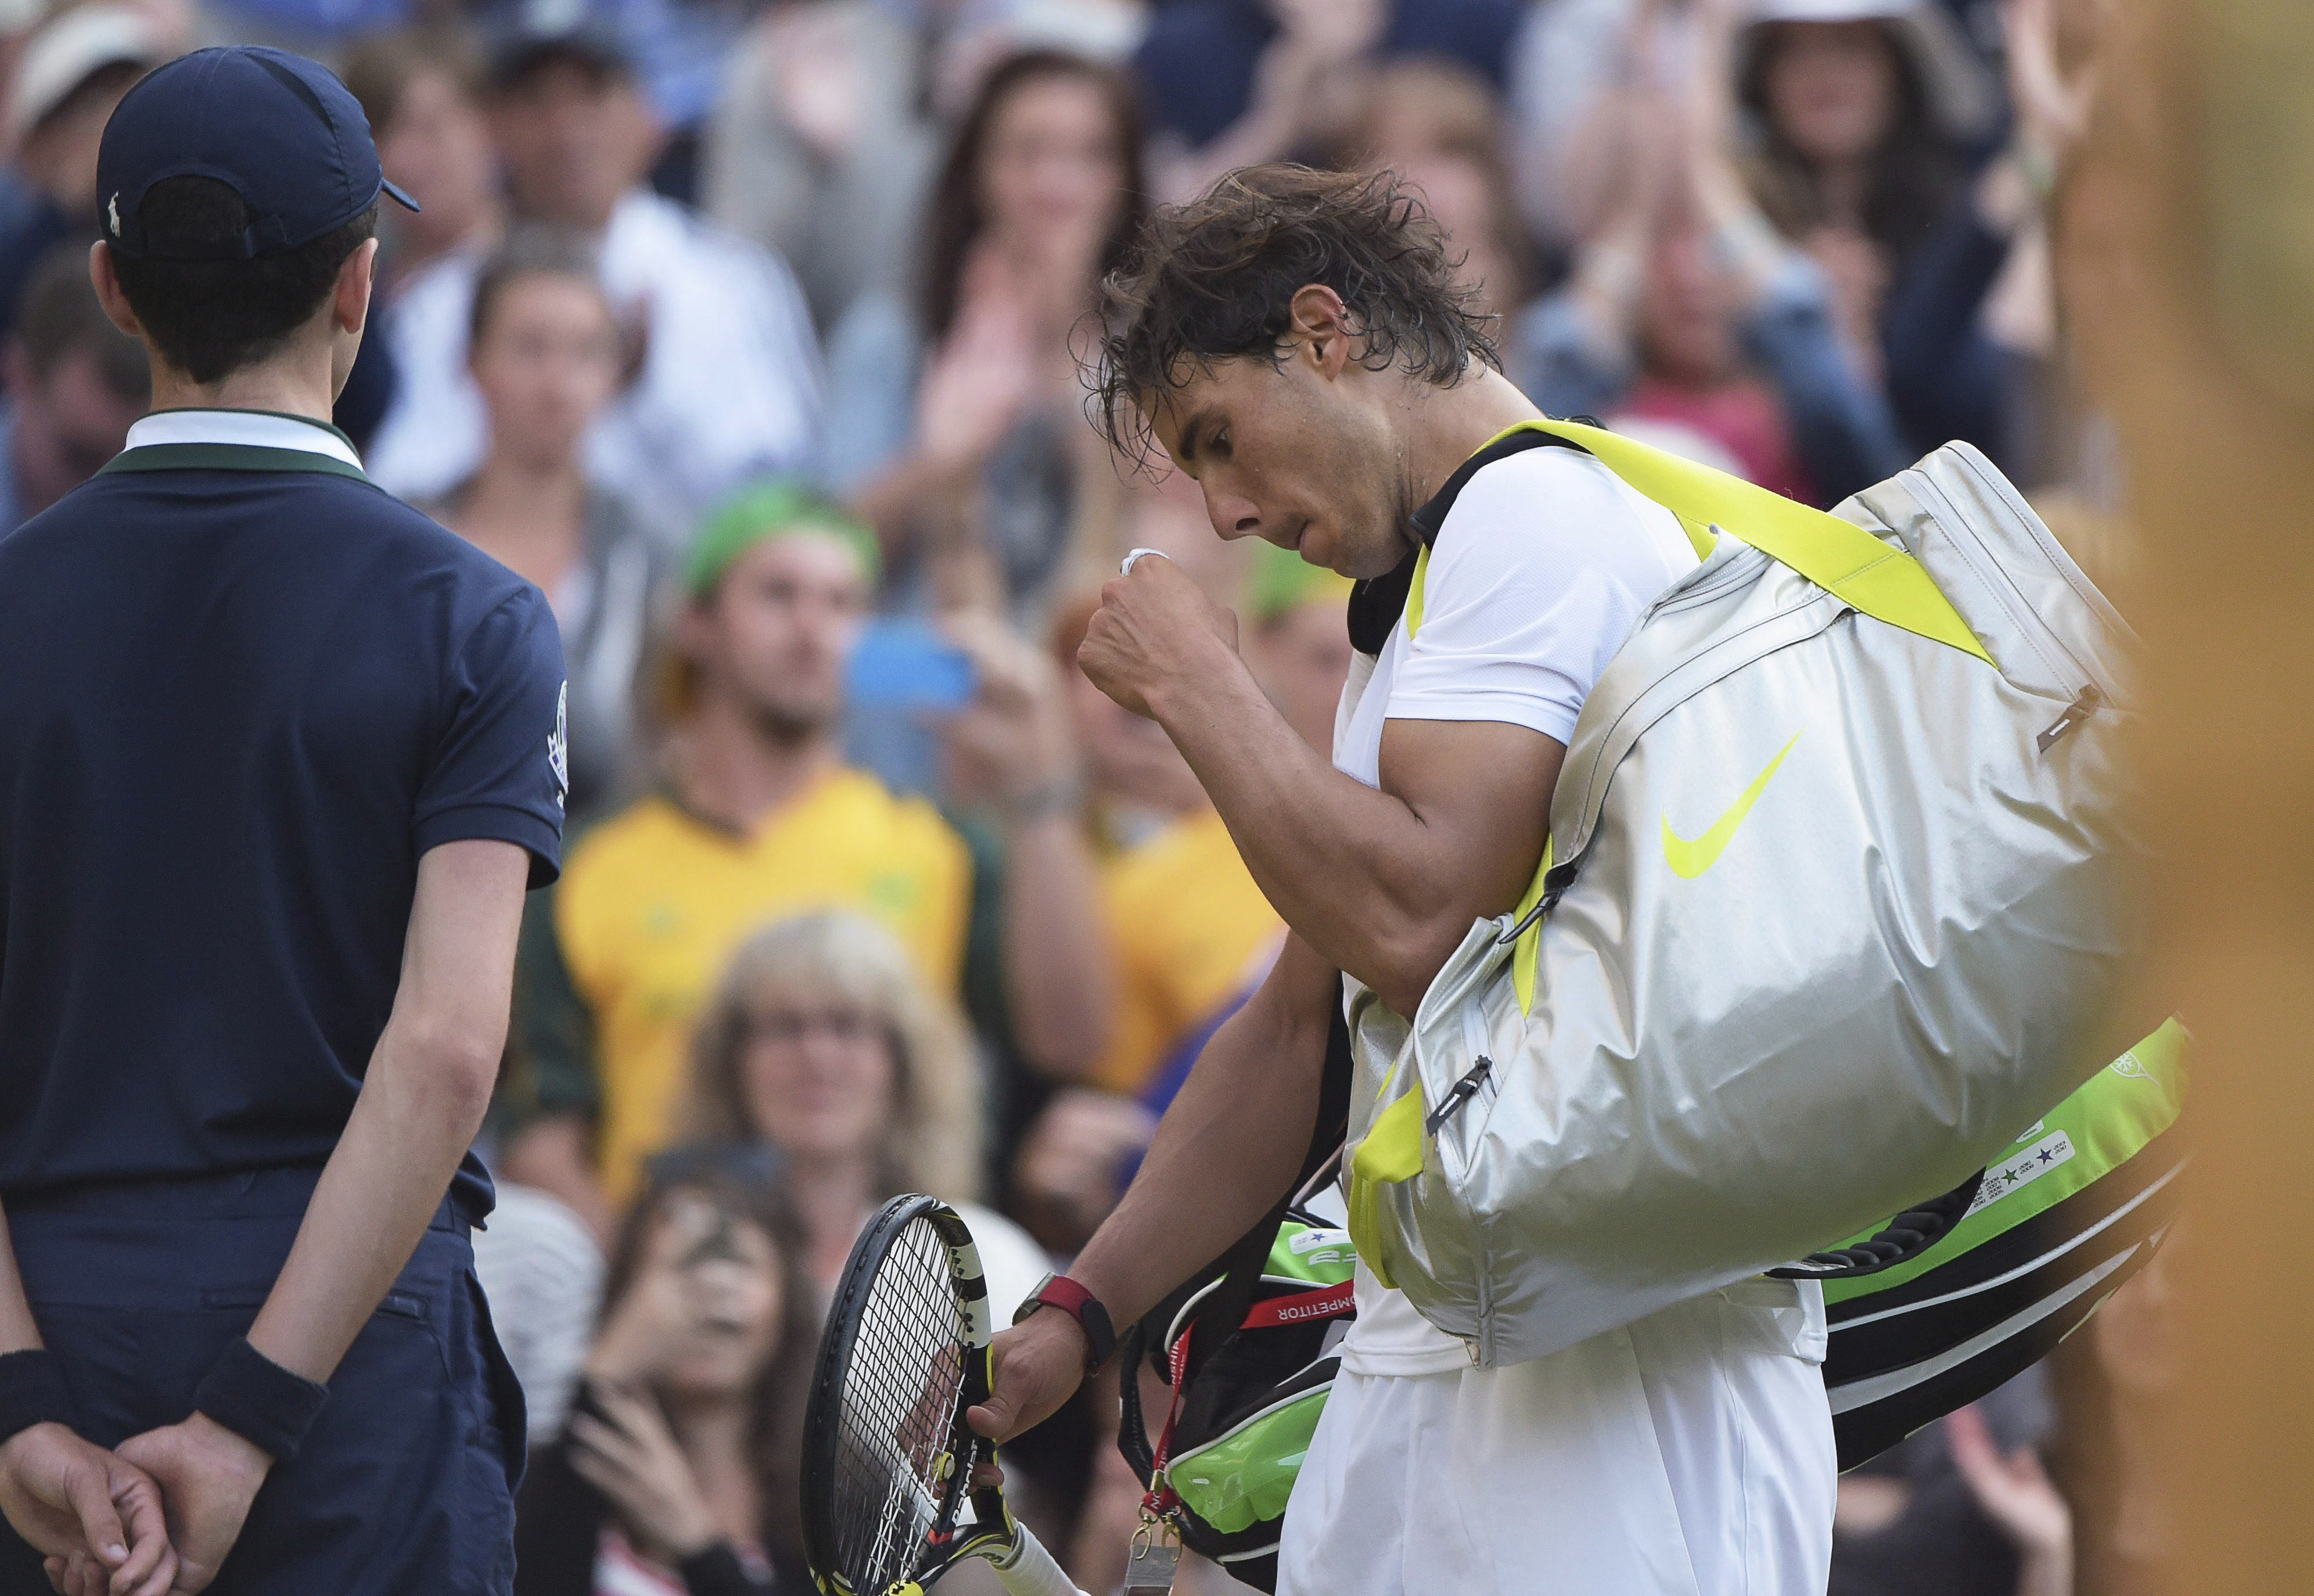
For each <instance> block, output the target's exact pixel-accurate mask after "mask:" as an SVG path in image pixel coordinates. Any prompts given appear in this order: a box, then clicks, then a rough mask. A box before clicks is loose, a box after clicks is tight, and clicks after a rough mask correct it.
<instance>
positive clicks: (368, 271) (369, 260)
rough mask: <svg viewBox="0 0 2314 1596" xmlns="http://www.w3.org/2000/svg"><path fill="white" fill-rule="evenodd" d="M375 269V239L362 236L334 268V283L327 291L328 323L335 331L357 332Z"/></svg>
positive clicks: (362, 323)
mask: <svg viewBox="0 0 2314 1596" xmlns="http://www.w3.org/2000/svg"><path fill="white" fill-rule="evenodd" d="M376 269H377V240H375V239H374V238H371V239H365V240H364V241H363V242H362V245H361V247H360V248H359V249H358V250H356V251H354V252H353V253H352V254H350V255H348V256H347V257H346V259H345V262H344V264H342V265H341V266H340V267H339V268H338V284H337V287H335V288H333V289H331V293H330V326H331V328H332V329H333V330H334V331H339V332H359V331H361V330H362V328H363V327H364V326H365V325H366V324H367V322H368V321H369V295H370V288H371V287H372V286H373V283H374V281H375V274H376Z"/></svg>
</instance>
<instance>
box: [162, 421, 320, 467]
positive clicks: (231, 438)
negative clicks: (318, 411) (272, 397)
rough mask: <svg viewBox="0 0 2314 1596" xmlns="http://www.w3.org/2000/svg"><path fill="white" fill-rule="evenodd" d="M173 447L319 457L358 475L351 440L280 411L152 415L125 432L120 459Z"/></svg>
mask: <svg viewBox="0 0 2314 1596" xmlns="http://www.w3.org/2000/svg"><path fill="white" fill-rule="evenodd" d="M169 445H224V446H225V447H227V448H239V449H277V450H287V451H288V452H290V453H292V454H321V455H325V456H327V457H328V458H330V459H331V460H334V461H336V462H337V463H339V464H340V465H349V466H351V467H353V468H354V470H356V471H359V470H361V455H360V454H358V453H357V452H356V450H355V448H354V444H353V439H351V438H349V437H348V436H346V435H345V434H344V433H342V432H340V431H339V430H338V429H337V428H334V427H332V426H331V425H330V424H329V423H327V422H326V421H316V420H314V419H311V418H310V417H306V416H292V415H288V414H287V413H285V412H283V411H279V410H155V411H154V412H153V413H152V414H151V415H149V416H146V417H145V418H144V419H142V420H140V421H137V422H136V423H135V424H133V425H132V426H131V427H130V428H128V446H127V449H126V450H124V451H123V452H124V453H127V452H128V451H131V450H137V449H149V448H163V447H167V446H169Z"/></svg>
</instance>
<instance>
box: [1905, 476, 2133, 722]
mask: <svg viewBox="0 0 2314 1596" xmlns="http://www.w3.org/2000/svg"><path fill="white" fill-rule="evenodd" d="M1897 475H1898V478H1899V480H1901V481H1903V483H1904V485H1905V487H1906V489H1909V490H1910V491H1911V493H1912V497H1913V498H1915V499H1921V498H1923V497H1925V498H1928V499H1930V500H1933V501H1934V503H1933V504H1931V505H1930V507H1929V510H1930V516H1931V518H1932V519H1934V520H1935V521H1936V522H1937V523H1938V525H1939V528H1940V529H1941V530H1942V531H1943V533H1944V534H1945V536H1946V538H1947V541H1949V542H1951V544H1952V546H1953V549H1954V551H1955V552H1956V553H1957V554H1958V555H1959V556H1960V560H1961V563H1962V564H1964V565H1965V566H1967V567H1968V568H1969V569H1970V570H1971V571H1972V572H1974V574H1975V576H1976V579H1977V580H1978V581H1980V582H1982V583H1983V584H1984V586H1985V589H1986V591H1987V592H1988V593H1990V594H1991V595H1992V601H1993V603H1995V604H1999V605H2000V608H2001V610H2002V612H2003V613H2005V614H2007V615H2008V617H2009V623H2010V624H2011V625H2013V626H2015V627H2016V628H2017V630H2018V632H2019V633H2020V634H2022V636H2023V637H2024V638H2025V640H2026V642H2027V645H2028V646H2029V647H2031V648H2033V650H2034V651H2035V652H2036V653H2037V654H2039V655H2040V656H2041V659H2042V662H2043V663H2044V664H2045V665H2046V666H2049V668H2050V670H2051V671H2052V673H2053V674H2054V675H2058V676H2060V677H2064V678H2067V680H2066V685H2067V686H2068V687H2069V688H2071V690H2072V691H2073V693H2074V699H2073V702H2074V704H2076V705H2078V704H2079V703H2080V700H2081V698H2082V697H2084V696H2086V695H2089V694H2093V693H2095V692H2097V691H2098V686H2097V673H2096V672H2094V671H2092V670H2090V669H2089V666H2088V665H2087V664H2085V663H2084V662H2083V661H2082V659H2081V658H2080V656H2079V655H2077V654H2075V653H2074V652H2073V651H2072V649H2071V647H2069V646H2068V645H2067V644H2066V642H2065V640H2064V639H2062V638H2061V637H2059V636H2058V635H2057V632H2056V629H2055V628H2053V627H2052V626H2051V625H2050V624H2049V623H2048V622H2045V621H2044V620H2042V619H2041V617H2040V615H2039V613H2037V612H2036V611H2035V610H2034V608H2033V606H2032V604H2030V603H2028V602H2027V599H2026V597H2025V595H2024V592H2023V590H2022V589H2020V588H2019V587H2018V586H2017V582H2016V579H2015V578H2012V577H2011V576H2009V572H2008V571H2007V570H2006V569H2003V568H2002V566H2001V564H2000V560H1999V559H1998V558H1996V557H1995V556H1994V555H1993V553H1992V551H1991V550H1990V549H1988V548H1986V547H1985V546H1984V544H1983V542H1982V541H1981V540H1980V539H1978V538H1976V537H1974V536H1971V535H1965V534H1964V533H1962V532H1961V531H1959V530H1957V529H1959V528H1964V527H1965V526H1966V525H1968V522H1967V520H1966V518H1965V517H1964V516H1962V515H1961V513H1960V511H1959V510H1958V508H1957V507H1955V506H1954V504H1953V501H1952V500H1951V498H1948V497H1947V495H1946V493H1945V490H1944V489H1942V488H1940V487H1939V486H1938V485H1937V482H1936V479H1935V478H1933V477H1931V476H1930V475H1929V473H1928V472H1924V471H1921V470H1920V469H1919V468H1917V467H1908V468H1906V469H1905V470H1904V471H1902V472H1898V473H1897ZM2028 525H2029V524H2028ZM1908 552H1909V551H1908ZM1913 558H1914V559H1918V558H1919V556H1918V555H1914V556H1913ZM1994 668H1996V669H1998V668H1999V667H1998V666H1995V667H1994ZM2004 674H2005V673H2004ZM2084 719H2086V717H2084ZM2065 729H2066V730H2068V731H2070V730H2071V729H2072V728H2071V727H2066V728H2065Z"/></svg>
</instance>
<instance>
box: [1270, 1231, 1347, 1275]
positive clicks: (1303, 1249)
mask: <svg viewBox="0 0 2314 1596" xmlns="http://www.w3.org/2000/svg"><path fill="white" fill-rule="evenodd" d="M1357 1261H1358V1255H1357V1249H1356V1248H1355V1247H1354V1246H1352V1245H1351V1242H1350V1235H1349V1232H1348V1231H1347V1230H1337V1229H1335V1228H1333V1227H1332V1226H1330V1225H1308V1224H1303V1222H1302V1221H1299V1220H1291V1219H1289V1220H1287V1221H1285V1223H1284V1224H1282V1225H1279V1226H1278V1227H1277V1239H1276V1241H1273V1242H1272V1243H1270V1246H1269V1260H1268V1262H1267V1263H1265V1264H1264V1265H1262V1266H1261V1274H1262V1278H1263V1279H1264V1280H1269V1281H1276V1282H1279V1283H1299V1284H1307V1285H1339V1284H1341V1283H1343V1282H1344V1281H1346V1280H1347V1279H1349V1278H1350V1274H1351V1272H1352V1271H1353V1270H1355V1269H1356V1266H1357Z"/></svg>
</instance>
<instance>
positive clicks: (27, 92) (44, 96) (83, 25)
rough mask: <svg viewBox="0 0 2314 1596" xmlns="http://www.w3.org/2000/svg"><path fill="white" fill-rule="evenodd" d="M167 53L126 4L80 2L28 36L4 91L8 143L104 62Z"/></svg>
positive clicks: (152, 60)
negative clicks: (10, 80) (5, 96)
mask: <svg viewBox="0 0 2314 1596" xmlns="http://www.w3.org/2000/svg"><path fill="white" fill-rule="evenodd" d="M168 57H169V51H168V49H167V48H166V47H165V46H163V43H162V41H161V34H160V30H159V29H158V28H156V27H155V25H154V23H153V22H152V20H151V19H150V18H149V17H147V16H146V14H145V13H143V12H141V11H132V10H130V9H129V8H128V7H127V6H125V5H80V6H75V7H74V8H73V9H72V10H70V11H67V12H66V13H63V14H62V15H60V16H58V17H57V18H55V19H54V20H52V21H51V22H49V24H48V25H47V26H46V27H44V28H42V29H41V30H40V31H39V32H37V33H35V34H33V35H32V37H31V41H30V42H28V43H27V44H26V45H25V46H24V53H23V55H22V57H21V58H19V59H18V61H17V63H16V76H15V81H14V82H13V84H11V85H10V88H9V92H8V122H7V135H8V142H9V143H10V144H11V145H15V144H17V143H20V142H21V141H22V139H23V137H24V135H26V134H27V133H30V132H31V130H32V129H33V128H37V127H39V126H40V123H41V122H42V121H43V120H44V119H46V118H47V117H48V116H49V113H50V112H52V111H54V110H56V109H57V107H58V106H60V105H62V104H63V103H64V102H65V101H66V100H68V99H70V98H71V97H72V94H73V91H74V90H75V89H77V88H79V87H80V86H81V84H84V83H86V82H87V81H88V80H89V79H90V78H92V77H93V76H94V75H96V74H97V73H99V72H101V71H102V70H103V69H104V68H105V67H107V66H118V65H119V64H120V63H122V62H124V61H126V62H133V63H135V64H137V65H138V66H159V65H160V64H161V63H162V62H163V61H165V60H167V59H168Z"/></svg>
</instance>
